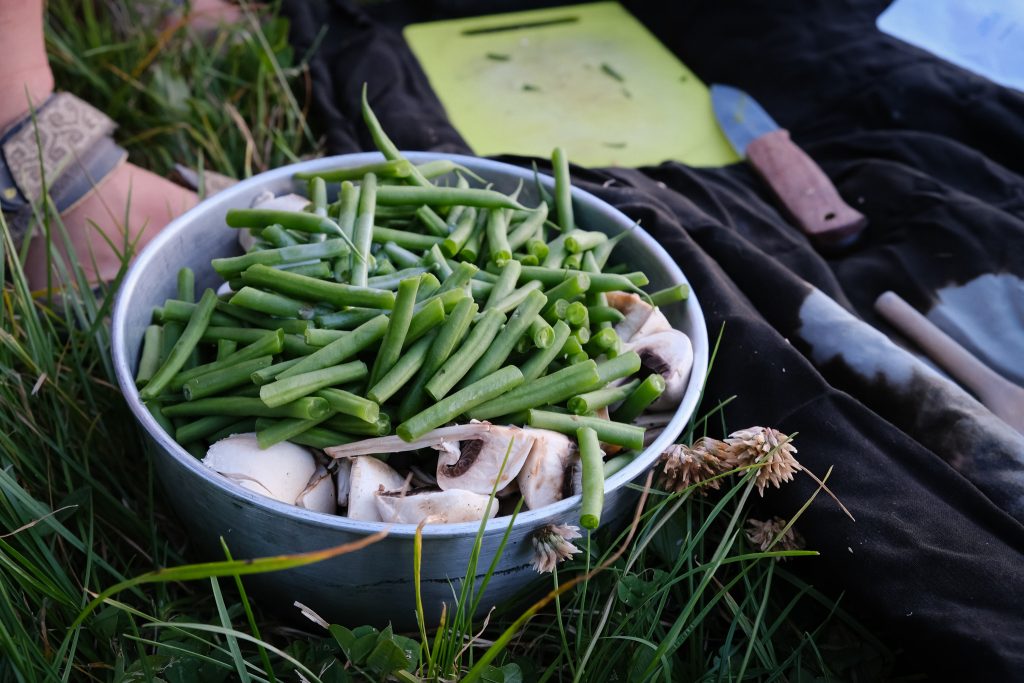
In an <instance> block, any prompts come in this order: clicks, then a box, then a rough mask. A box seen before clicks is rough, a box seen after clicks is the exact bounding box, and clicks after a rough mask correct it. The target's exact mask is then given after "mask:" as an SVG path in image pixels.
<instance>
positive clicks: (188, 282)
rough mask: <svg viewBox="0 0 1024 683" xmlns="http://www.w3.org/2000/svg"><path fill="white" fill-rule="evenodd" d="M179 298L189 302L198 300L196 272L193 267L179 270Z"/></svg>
mask: <svg viewBox="0 0 1024 683" xmlns="http://www.w3.org/2000/svg"><path fill="white" fill-rule="evenodd" d="M178 298H179V299H181V300H182V301H188V302H189V303H193V302H195V300H196V274H195V273H194V272H192V269H191V268H182V269H181V270H179V271H178Z"/></svg>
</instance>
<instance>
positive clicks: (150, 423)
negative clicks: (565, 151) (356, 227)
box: [111, 151, 709, 539]
mask: <svg viewBox="0 0 1024 683" xmlns="http://www.w3.org/2000/svg"><path fill="white" fill-rule="evenodd" d="M402 155H403V156H404V157H405V158H407V159H409V160H410V161H412V162H414V163H423V162H426V161H433V160H438V159H450V160H452V161H454V162H456V163H459V164H462V165H464V166H467V167H469V168H470V169H472V170H473V171H474V172H476V173H478V174H480V175H482V176H484V177H486V174H487V173H489V172H497V173H500V174H505V175H512V176H514V177H518V178H521V179H523V181H524V182H532V181H533V179H534V171H533V170H531V169H526V168H523V167H522V166H517V165H514V164H509V163H505V162H502V161H496V160H493V159H488V158H484V157H474V156H467V155H463V154H448V153H442V152H404V151H403V152H402ZM383 158H384V157H383V155H382V154H380V153H379V152H359V153H354V154H342V155H335V156H328V157H321V158H318V159H311V160H308V161H302V162H298V163H295V164H289V165H287V166H281V167H279V168H276V169H272V170H270V171H265V172H263V173H260V174H258V175H255V176H252V177H250V178H247V179H245V180H242V181H240V182H238V183H237V184H235V185H233V186H231V187H230V188H227V189H225V190H222V191H221V192H219V193H217V194H216V195H214V196H213V197H211V198H209V199H207V200H204V201H201V202H199V203H198V204H197V205H196V206H194V207H193V208H191V209H189V210H188V211H187V212H185V213H183V214H182V215H181V216H178V217H177V218H175V219H174V220H172V221H171V222H170V223H168V224H167V226H165V227H164V229H163V230H161V231H160V233H159V234H157V236H156V237H154V238H153V240H152V241H150V243H149V244H148V245H146V247H145V248H144V249H143V250H142V251H141V252H140V254H139V256H138V258H137V259H136V261H135V263H133V264H132V265H131V266H130V267H129V269H128V272H127V273H126V275H125V278H124V280H123V282H122V284H121V287H120V288H119V290H118V293H117V297H116V300H115V303H114V315H113V320H112V324H111V338H112V351H113V360H114V370H115V374H116V376H117V382H118V385H119V387H120V389H121V392H122V394H123V396H124V398H125V400H126V401H127V403H128V405H129V408H130V409H131V411H132V414H133V415H134V416H135V419H136V420H137V421H138V422H139V423H140V424H141V426H142V428H143V430H144V432H145V433H146V436H148V438H149V439H151V440H152V441H154V442H155V443H156V445H157V446H158V447H160V448H162V449H163V450H164V451H165V452H166V453H167V454H168V455H170V456H171V457H172V458H173V459H174V460H175V461H177V463H178V464H179V465H181V466H184V468H185V469H186V470H188V471H190V472H192V473H193V474H195V475H197V476H199V477H200V478H202V479H204V480H206V481H207V482H208V483H210V484H212V485H213V486H214V487H215V488H217V489H219V490H220V491H221V492H223V493H224V494H226V495H228V496H230V497H233V498H240V499H244V500H245V501H246V502H248V503H250V504H254V505H257V506H259V507H262V508H265V509H267V510H269V511H272V512H275V513H278V514H281V515H284V516H285V517H289V518H292V519H293V520H295V521H300V522H302V523H303V524H307V525H315V526H321V527H325V528H329V529H336V530H338V531H342V532H348V533H354V534H364V535H369V534H373V533H376V532H379V531H381V530H384V529H387V530H388V536H389V537H395V538H412V537H414V536H415V534H416V527H417V525H416V524H389V523H387V522H367V521H361V520H353V519H349V518H348V517H345V516H343V515H335V514H330V513H325V512H316V511H313V510H307V509H305V508H300V507H298V506H295V505H289V504H287V503H284V502H281V501H277V500H274V499H272V498H268V497H266V496H262V495H260V494H258V493H255V492H253V491H250V490H248V489H245V488H243V487H241V486H238V485H237V484H235V483H233V482H231V481H230V480H229V479H227V478H226V477H223V476H220V475H219V474H217V473H216V472H215V471H214V470H212V469H210V468H208V467H206V466H205V465H203V463H202V461H201V460H199V459H198V458H196V457H195V456H193V455H192V454H190V453H189V452H187V451H186V450H185V449H184V448H182V447H181V446H180V445H179V444H178V443H177V442H176V441H175V440H174V439H173V438H172V437H171V435H169V434H167V433H166V432H165V431H164V430H163V428H162V427H160V425H159V424H158V423H157V422H156V419H155V418H154V417H153V416H152V415H151V414H150V412H149V410H147V409H146V407H145V406H144V405H143V403H142V401H141V399H140V398H139V392H138V389H137V388H136V386H135V380H134V376H133V374H132V371H131V360H130V359H131V358H132V357H134V352H132V353H129V350H128V349H127V339H126V337H127V330H126V326H127V319H128V300H129V298H130V297H129V293H130V292H131V291H132V290H133V289H134V288H135V287H138V286H140V281H141V278H142V275H143V274H144V273H145V272H146V269H147V266H148V265H149V264H150V263H151V262H152V261H154V260H155V259H156V258H157V255H158V254H159V253H160V252H161V250H162V247H164V245H166V244H168V243H170V242H171V241H172V240H174V239H175V237H176V235H177V233H179V232H181V231H182V230H184V229H185V228H186V227H187V226H188V225H189V224H190V223H191V222H192V221H193V220H195V219H196V217H198V216H201V215H202V214H203V213H204V212H206V211H208V210H210V209H211V207H212V206H214V204H212V203H211V202H216V204H217V205H221V204H230V203H231V200H233V199H240V198H242V197H245V196H247V195H250V194H251V193H252V191H253V190H254V189H257V188H260V187H263V186H264V185H268V184H272V183H275V182H279V181H284V180H291V178H292V176H293V175H294V174H295V173H296V172H299V171H316V170H321V169H327V168H334V167H339V166H358V165H363V164H367V163H372V162H376V161H381V160H383ZM537 176H538V177H539V178H540V180H541V182H542V183H543V184H544V185H545V186H546V187H547V188H548V189H549V190H550V189H552V188H553V185H554V179H553V178H552V177H551V176H549V175H546V174H543V173H537ZM572 198H573V201H574V203H575V202H583V203H587V204H595V205H596V206H597V207H598V208H599V209H600V210H601V211H603V212H606V213H610V214H611V215H612V216H613V217H614V218H616V219H617V220H620V221H621V222H622V223H623V224H629V225H631V226H632V228H630V230H631V231H632V232H633V234H634V237H633V238H631V239H639V240H640V241H641V243H642V244H643V245H644V247H645V248H646V249H647V250H649V251H651V252H653V254H654V256H655V258H657V259H658V260H659V261H661V262H662V265H663V266H664V267H665V268H666V269H667V270H668V271H669V275H670V277H671V278H672V279H673V280H675V281H677V282H680V283H685V284H687V285H690V282H689V280H687V279H686V275H685V274H684V273H683V271H682V269H681V268H680V267H679V265H678V264H677V263H676V261H675V260H674V259H673V258H672V257H671V256H670V255H669V253H668V252H667V251H666V250H665V248H664V247H662V246H661V244H660V243H659V242H658V241H657V240H655V239H654V238H653V237H652V236H651V235H650V234H649V233H648V232H647V231H646V230H644V229H643V228H641V227H640V226H639V224H637V223H636V222H635V221H633V220H632V219H630V218H629V217H628V216H626V214H624V213H623V212H622V211H620V210H619V209H618V208H616V207H615V206H613V205H611V204H609V203H608V202H606V201H604V200H603V199H600V198H599V197H597V196H596V195H593V194H591V193H589V192H587V191H585V190H583V189H580V188H578V187H575V186H574V187H573V188H572ZM685 305H686V307H687V313H686V315H688V316H691V317H692V324H693V326H694V329H695V331H696V332H697V333H698V334H697V335H696V336H695V337H694V336H692V335H690V342H691V345H692V347H693V367H692V369H691V371H690V379H689V380H688V382H687V386H686V391H685V393H684V394H683V400H682V401H681V402H680V404H679V407H678V408H677V409H676V410H675V412H674V414H673V416H672V418H671V419H670V421H669V423H668V424H667V425H666V426H665V429H664V431H662V433H661V434H660V435H658V437H657V438H656V439H655V440H654V441H653V442H652V443H651V445H650V446H648V447H647V448H645V449H643V450H642V451H641V452H640V453H639V454H638V455H637V457H636V458H634V459H633V461H632V462H630V463H629V464H628V465H626V466H625V467H623V468H622V469H621V470H619V471H618V472H616V473H615V474H613V475H612V476H611V477H608V478H607V479H606V480H605V486H604V488H605V494H606V495H607V494H608V493H609V492H611V491H614V490H616V489H618V488H620V487H623V486H626V485H628V484H629V483H630V482H632V481H633V480H634V479H637V478H638V477H640V476H641V475H643V474H644V473H646V472H647V471H648V470H649V469H650V468H651V467H652V466H653V465H654V463H655V459H656V457H657V455H658V454H660V453H661V452H663V451H664V450H665V449H666V448H668V447H669V446H670V445H671V444H672V443H674V442H675V440H676V438H677V437H678V436H679V434H681V433H682V431H683V429H684V427H685V426H686V423H687V422H688V421H689V420H690V418H691V417H692V415H693V413H694V412H695V411H696V409H697V405H698V403H699V402H700V398H701V394H702V393H703V389H702V386H703V384H704V380H705V375H706V373H707V368H708V355H709V348H708V334H707V325H706V321H705V319H704V313H703V310H702V309H701V306H700V302H699V300H698V297H697V295H696V292H694V290H693V286H692V285H690V296H689V298H688V299H687V301H686V304H685ZM579 503H580V496H578V495H577V496H571V497H569V498H566V499H563V500H561V501H558V502H557V503H552V504H551V505H546V506H544V507H542V508H538V509H536V510H522V511H520V513H519V514H518V515H517V516H515V517H514V518H513V517H512V516H511V515H508V516H503V517H494V518H492V519H490V520H488V521H487V522H486V524H485V526H484V536H489V535H492V534H495V533H498V532H503V531H504V530H505V529H508V528H509V526H510V522H513V520H514V523H513V524H512V528H513V529H514V528H516V527H519V528H523V527H531V526H534V525H536V524H538V523H549V522H550V521H552V520H553V519H557V518H559V517H563V518H564V517H565V516H566V514H567V513H569V512H570V511H572V510H573V509H574V508H577V507H578V506H579ZM480 526H481V523H480V522H479V521H475V522H459V523H454V524H426V525H424V527H423V532H422V533H423V536H424V537H425V538H435V539H437V538H452V537H459V536H465V535H467V534H472V535H475V534H476V533H477V532H478V531H479V529H480Z"/></svg>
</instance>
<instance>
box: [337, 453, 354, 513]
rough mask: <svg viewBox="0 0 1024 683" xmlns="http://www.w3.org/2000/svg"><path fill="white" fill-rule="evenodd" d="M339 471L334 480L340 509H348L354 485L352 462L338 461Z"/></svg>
mask: <svg viewBox="0 0 1024 683" xmlns="http://www.w3.org/2000/svg"><path fill="white" fill-rule="evenodd" d="M337 462H338V469H337V470H336V471H335V473H334V479H335V481H336V482H337V484H336V486H337V488H338V507H348V492H349V489H350V488H351V484H352V461H351V460H349V459H348V458H339V459H338V461H337Z"/></svg>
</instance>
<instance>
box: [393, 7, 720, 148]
mask: <svg viewBox="0 0 1024 683" xmlns="http://www.w3.org/2000/svg"><path fill="white" fill-rule="evenodd" d="M405 38H406V41H408V43H409V45H410V47H411V48H412V51H413V53H414V54H415V55H416V57H417V59H418V60H419V61H420V64H421V65H422V66H423V70H424V71H425V72H426V74H427V77H428V78H429V79H430V84H431V86H432V87H433V89H434V91H435V92H436V93H437V95H438V97H439V98H440V100H441V102H442V104H443V105H444V107H445V109H446V110H447V112H448V116H449V118H450V119H451V121H452V123H453V124H454V125H455V127H456V128H457V129H458V130H459V132H460V133H461V134H462V136H463V137H464V138H465V140H466V142H468V143H469V145H470V147H472V148H473V150H474V151H475V152H476V153H477V154H480V155H482V156H492V155H497V154H506V153H507V154H522V155H528V156H540V157H547V156H550V154H551V150H552V149H553V148H554V147H556V146H561V147H563V148H565V150H566V152H567V153H568V155H569V158H570V159H571V160H572V161H573V162H574V163H577V164H582V165H584V166H643V165H648V164H657V163H660V162H662V161H665V160H669V159H673V160H677V161H682V162H684V163H687V164H690V165H693V166H721V165H724V164H728V163H731V162H734V161H737V160H738V159H737V157H736V154H735V153H734V152H733V150H732V148H731V147H729V144H728V142H727V141H726V139H725V138H724V137H723V136H722V133H721V131H720V130H719V128H718V125H717V124H716V123H715V120H714V116H713V114H712V111H711V98H710V95H709V93H708V89H707V87H706V86H705V85H704V84H703V83H702V82H701V81H700V80H699V79H698V78H697V77H696V76H695V75H694V74H693V72H692V71H690V70H689V69H688V68H686V66H685V65H684V64H683V63H682V62H680V61H679V60H678V59H677V58H676V57H675V55H673V54H672V53H671V52H669V50H668V49H667V48H665V46H664V45H662V44H661V43H660V42H659V41H658V40H657V38H655V37H654V36H653V35H651V33H650V32H649V31H648V30H647V29H646V28H644V26H643V25H642V24H641V23H640V22H639V21H638V20H637V19H636V18H635V17H634V16H633V15H631V14H630V13H629V12H627V11H626V10H625V9H624V8H623V7H622V6H621V5H619V4H618V3H615V2H600V3H594V4H586V5H571V6H567V7H555V8H550V9H543V10H534V11H528V12H514V13H511V14H496V15H491V16H484V17H474V18H469V19H456V20H450V21H438V22H431V23H425V24H413V25H410V26H407V27H406V29H405Z"/></svg>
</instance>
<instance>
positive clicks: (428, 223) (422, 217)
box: [416, 206, 448, 237]
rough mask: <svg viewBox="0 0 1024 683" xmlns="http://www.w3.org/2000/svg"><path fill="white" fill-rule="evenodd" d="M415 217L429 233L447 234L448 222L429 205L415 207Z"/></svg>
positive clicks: (441, 235) (439, 235)
mask: <svg viewBox="0 0 1024 683" xmlns="http://www.w3.org/2000/svg"><path fill="white" fill-rule="evenodd" d="M416 219H417V220H418V221H419V222H420V224H421V225H422V226H423V227H425V228H426V229H427V232H429V233H430V234H431V235H436V236H438V237H444V236H445V235H447V234H448V224H447V223H445V221H444V219H443V218H441V217H440V216H438V215H437V214H436V213H434V210H433V209H431V208H430V207H429V206H421V207H420V208H418V209H416Z"/></svg>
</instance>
